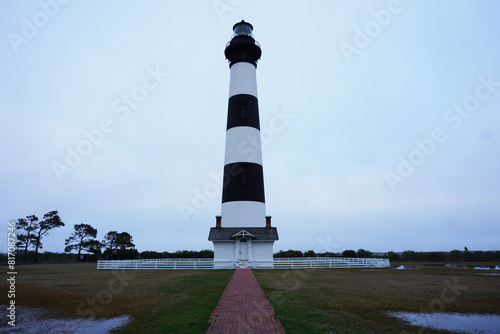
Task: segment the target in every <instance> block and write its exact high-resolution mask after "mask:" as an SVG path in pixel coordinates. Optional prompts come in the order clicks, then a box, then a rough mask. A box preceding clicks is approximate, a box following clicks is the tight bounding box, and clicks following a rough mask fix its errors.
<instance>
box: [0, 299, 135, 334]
mask: <svg viewBox="0 0 500 334" xmlns="http://www.w3.org/2000/svg"><path fill="white" fill-rule="evenodd" d="M4 306H5V305H1V306H0V307H1V309H2V311H3V310H5V308H6V306H5V307H4ZM2 313H3V312H2ZM3 318H5V317H3ZM131 320H132V319H131V318H130V317H129V316H127V315H122V316H120V317H116V318H111V319H87V318H67V319H56V318H54V317H53V314H52V313H50V312H48V311H45V310H43V309H37V308H30V307H24V306H18V307H16V322H15V324H16V326H15V327H12V326H7V327H3V328H2V327H0V332H2V331H3V330H4V329H6V332H7V333H30V334H47V333H51V334H52V333H54V334H62V333H77V334H105V333H108V332H109V331H111V330H116V329H119V328H120V327H122V326H124V325H126V324H127V323H128V322H130V321H131ZM2 325H4V324H2Z"/></svg>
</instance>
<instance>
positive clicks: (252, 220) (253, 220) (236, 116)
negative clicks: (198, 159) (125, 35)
mask: <svg viewBox="0 0 500 334" xmlns="http://www.w3.org/2000/svg"><path fill="white" fill-rule="evenodd" d="M233 31H234V34H233V36H232V37H231V40H230V41H229V42H228V43H227V45H226V49H225V52H224V53H225V56H226V58H227V59H228V61H229V68H230V71H231V74H230V82H229V103H228V111H227V128H226V151H225V158H224V179H223V189H222V208H221V215H220V216H216V226H215V227H212V228H211V229H210V234H209V237H208V240H210V241H212V242H213V243H214V261H215V265H216V266H217V264H219V267H223V266H224V265H227V262H228V261H231V262H233V263H234V264H235V266H237V267H238V266H240V267H256V266H258V267H271V266H272V264H273V244H274V241H276V240H278V232H277V229H276V228H275V227H271V216H266V205H265V196H264V172H263V168H262V148H261V137H260V122H259V105H258V101H257V78H256V69H257V61H258V60H259V59H260V56H261V54H262V51H261V49H260V45H259V43H258V42H257V41H256V40H255V38H254V36H253V33H252V31H253V27H252V25H251V24H250V23H248V22H245V21H241V22H238V23H236V24H235V25H234V26H233Z"/></svg>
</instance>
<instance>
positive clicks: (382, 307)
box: [254, 267, 500, 334]
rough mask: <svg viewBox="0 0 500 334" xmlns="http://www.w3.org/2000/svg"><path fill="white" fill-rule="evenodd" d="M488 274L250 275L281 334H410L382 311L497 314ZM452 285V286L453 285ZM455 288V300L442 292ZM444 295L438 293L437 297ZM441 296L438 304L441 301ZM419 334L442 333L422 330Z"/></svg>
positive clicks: (495, 289)
mask: <svg viewBox="0 0 500 334" xmlns="http://www.w3.org/2000/svg"><path fill="white" fill-rule="evenodd" d="M481 272H484V273H487V272H488V271H481V270H467V269H453V268H444V267H435V268H432V267H430V268H422V269H417V270H392V269H378V270H363V269H333V270H331V269H316V270H315V269H302V270H282V271H278V270H254V273H255V276H256V277H257V279H258V280H259V282H260V284H261V286H262V287H263V289H264V292H265V293H266V295H267V296H268V299H269V301H270V302H271V305H272V306H273V307H274V310H275V312H276V317H277V318H278V319H279V320H280V321H281V323H282V324H283V327H284V328H285V329H286V331H287V333H290V334H293V333H300V334H304V333H403V332H406V333H415V332H416V328H415V327H413V326H409V325H407V324H403V323H401V322H399V321H397V320H395V319H394V318H392V317H389V316H387V311H407V312H429V311H436V310H441V309H442V311H443V312H459V313H483V314H484V313H496V314H500V279H499V277H498V276H483V275H478V274H479V273H481ZM455 279H456V281H455ZM446 281H447V282H449V283H450V284H451V286H454V285H455V284H457V285H456V288H457V289H456V290H455V291H456V294H454V293H453V292H452V291H451V290H449V288H447V286H448V285H447V283H446ZM443 291H444V292H443ZM443 296H444V299H443ZM425 333H443V332H438V331H433V330H431V329H426V330H425Z"/></svg>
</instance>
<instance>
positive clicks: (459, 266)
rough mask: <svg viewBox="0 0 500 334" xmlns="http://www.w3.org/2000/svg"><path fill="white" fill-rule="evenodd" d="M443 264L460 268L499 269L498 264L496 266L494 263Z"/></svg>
mask: <svg viewBox="0 0 500 334" xmlns="http://www.w3.org/2000/svg"><path fill="white" fill-rule="evenodd" d="M445 266H446V267H452V268H461V269H482V270H500V266H496V265H477V264H446V265H445Z"/></svg>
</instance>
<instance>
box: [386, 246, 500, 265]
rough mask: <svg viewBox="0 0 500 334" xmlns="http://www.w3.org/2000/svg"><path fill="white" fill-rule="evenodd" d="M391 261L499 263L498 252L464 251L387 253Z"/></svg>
mask: <svg viewBox="0 0 500 334" xmlns="http://www.w3.org/2000/svg"><path fill="white" fill-rule="evenodd" d="M387 257H389V259H390V260H391V261H421V262H445V261H446V262H449V261H451V262H500V251H486V252H483V251H468V250H467V249H466V250H464V251H460V250H457V249H455V250H452V251H451V252H414V251H411V250H407V251H404V252H402V253H400V254H399V253H394V252H389V253H387Z"/></svg>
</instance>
